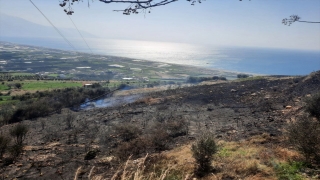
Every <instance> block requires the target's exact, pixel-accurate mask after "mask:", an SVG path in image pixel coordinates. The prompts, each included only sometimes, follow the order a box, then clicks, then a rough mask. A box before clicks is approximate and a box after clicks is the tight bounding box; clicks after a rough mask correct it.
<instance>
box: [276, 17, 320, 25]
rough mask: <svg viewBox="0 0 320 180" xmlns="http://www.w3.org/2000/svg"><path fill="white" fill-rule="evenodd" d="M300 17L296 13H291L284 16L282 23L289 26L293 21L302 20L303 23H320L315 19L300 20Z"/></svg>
mask: <svg viewBox="0 0 320 180" xmlns="http://www.w3.org/2000/svg"><path fill="white" fill-rule="evenodd" d="M300 19H301V17H299V16H298V15H291V16H290V17H289V18H284V19H283V20H282V24H284V25H288V26H290V25H291V24H292V23H294V22H303V23H320V22H317V21H300Z"/></svg>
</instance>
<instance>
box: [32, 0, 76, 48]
mask: <svg viewBox="0 0 320 180" xmlns="http://www.w3.org/2000/svg"><path fill="white" fill-rule="evenodd" d="M29 1H30V2H31V3H32V4H33V6H34V7H35V8H37V9H38V11H39V12H40V13H41V14H42V16H43V17H44V18H46V20H47V21H48V22H49V23H50V24H51V25H52V27H54V29H55V30H56V31H57V32H58V33H59V34H60V36H61V37H62V38H63V39H64V40H65V41H66V42H67V43H68V44H69V46H70V47H71V48H73V49H74V50H75V51H77V50H76V48H75V47H74V46H73V45H72V44H71V43H70V41H68V39H67V38H66V37H64V36H63V34H62V33H61V32H60V31H59V29H58V28H56V26H55V25H53V23H52V22H51V21H50V20H49V19H48V18H47V17H46V16H45V15H44V14H43V12H42V11H41V10H40V9H39V8H38V7H37V6H36V5H35V4H34V3H33V2H32V0H29Z"/></svg>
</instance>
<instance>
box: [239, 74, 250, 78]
mask: <svg viewBox="0 0 320 180" xmlns="http://www.w3.org/2000/svg"><path fill="white" fill-rule="evenodd" d="M248 77H249V75H248V74H238V75H237V78H239V79H240V78H248Z"/></svg>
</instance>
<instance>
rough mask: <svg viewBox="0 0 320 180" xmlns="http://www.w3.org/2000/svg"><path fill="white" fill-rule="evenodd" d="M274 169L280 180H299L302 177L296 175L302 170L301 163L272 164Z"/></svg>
mask: <svg viewBox="0 0 320 180" xmlns="http://www.w3.org/2000/svg"><path fill="white" fill-rule="evenodd" d="M273 166H274V169H275V171H276V174H277V176H278V179H281V180H300V179H302V177H301V176H300V175H299V174H298V173H299V171H300V170H301V169H302V168H303V163H301V162H294V161H293V162H289V163H280V164H274V165H273Z"/></svg>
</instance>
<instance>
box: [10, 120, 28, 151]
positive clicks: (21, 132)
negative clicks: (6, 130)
mask: <svg viewBox="0 0 320 180" xmlns="http://www.w3.org/2000/svg"><path fill="white" fill-rule="evenodd" d="M27 132H28V127H27V126H26V125H24V124H18V125H16V126H15V127H13V128H12V129H11V130H10V135H11V136H13V137H14V138H15V140H16V145H19V146H22V143H23V141H24V139H25V137H26V135H27Z"/></svg>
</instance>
